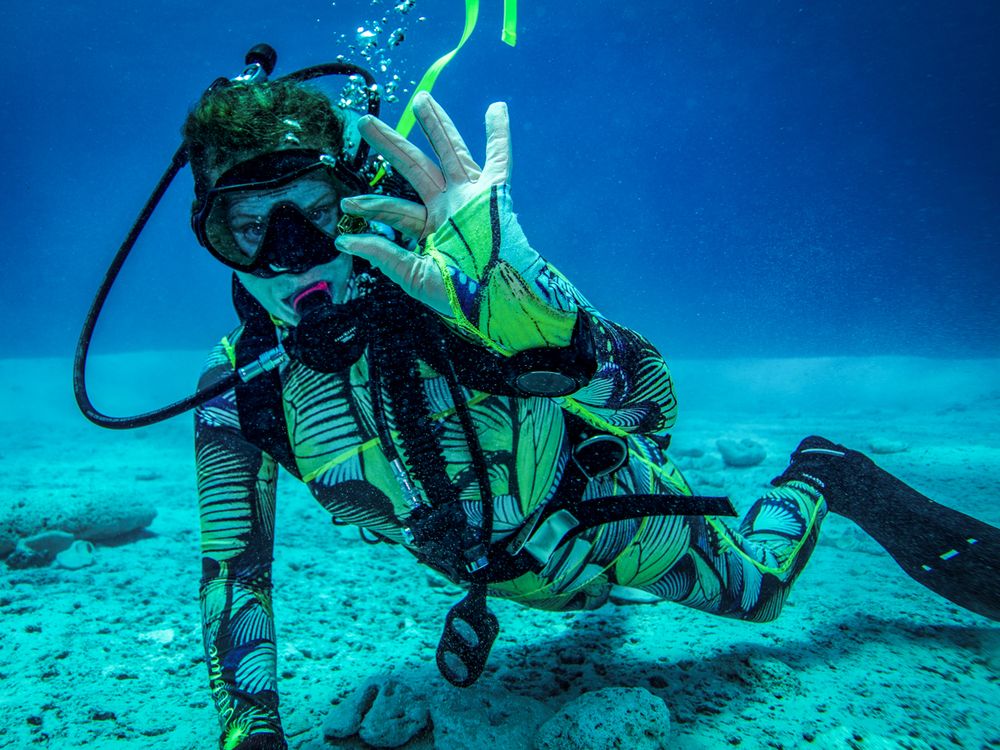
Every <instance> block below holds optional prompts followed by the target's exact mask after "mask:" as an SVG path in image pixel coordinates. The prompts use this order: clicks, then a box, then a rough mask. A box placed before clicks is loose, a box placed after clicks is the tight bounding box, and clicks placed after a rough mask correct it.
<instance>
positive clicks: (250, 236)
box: [233, 219, 265, 247]
mask: <svg viewBox="0 0 1000 750" xmlns="http://www.w3.org/2000/svg"><path fill="white" fill-rule="evenodd" d="M264 229H265V227H264V222H263V221H262V220H260V219H256V220H254V221H248V222H245V223H242V224H239V225H238V226H236V227H234V228H233V234H235V235H236V239H237V241H238V242H239V243H240V244H241V245H248V246H250V247H256V246H257V245H259V244H260V241H261V240H262V239H264Z"/></svg>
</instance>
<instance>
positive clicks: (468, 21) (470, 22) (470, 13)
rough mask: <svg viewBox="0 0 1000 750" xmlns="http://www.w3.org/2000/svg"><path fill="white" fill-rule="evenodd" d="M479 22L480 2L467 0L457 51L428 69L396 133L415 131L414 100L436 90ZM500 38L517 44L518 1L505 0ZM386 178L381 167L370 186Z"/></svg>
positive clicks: (404, 112) (411, 97) (400, 119)
mask: <svg viewBox="0 0 1000 750" xmlns="http://www.w3.org/2000/svg"><path fill="white" fill-rule="evenodd" d="M478 20H479V0H465V28H464V29H462V38H461V39H459V41H458V44H457V45H456V46H455V49H453V50H452V51H451V52H448V53H447V54H445V55H442V56H441V57H439V58H438V59H437V60H435V61H434V64H433V65H431V66H430V67H429V68H428V69H427V72H426V73H424V75H423V78H421V79H420V82H419V83H418V84H417V87H416V88H415V89H413V94H412V95H411V96H410V100H409V101H408V102H407V103H406V108H405V109H403V114H402V115H400V117H399V122H398V123H396V131H397V132H398V133H399V134H400V135H401V136H403V137H404V138H405V137H406V136H408V135H409V134H410V131H411V130H413V126H414V125H415V124H416V122H417V118H416V117H415V116H414V114H413V100H414V99H415V98H416V96H417V94H419V93H420V92H421V91H428V92H429V91H430V90H431V89H432V88H434V84H435V83H436V82H437V79H438V76H439V75H441V71H442V70H444V67H445V65H447V64H448V63H450V62H451V59H452V58H453V57H454V56H455V55H457V54H458V51H459V50H460V49H462V47H464V46H465V43H466V42H467V41H468V40H469V37H470V36H472V32H473V30H474V29H475V28H476V22H477V21H478ZM500 38H501V39H502V40H503V41H504V42H506V43H507V44H509V45H510V46H511V47H513V46H514V45H515V44H517V0H504V6H503V32H502V33H501V35H500ZM384 176H385V169H384V168H383V167H379V170H378V173H377V174H376V175H375V177H373V178H372V181H371V182H370V183H368V184H369V185H371V186H374V185H377V184H378V182H379V180H381V179H382V178H383V177H384Z"/></svg>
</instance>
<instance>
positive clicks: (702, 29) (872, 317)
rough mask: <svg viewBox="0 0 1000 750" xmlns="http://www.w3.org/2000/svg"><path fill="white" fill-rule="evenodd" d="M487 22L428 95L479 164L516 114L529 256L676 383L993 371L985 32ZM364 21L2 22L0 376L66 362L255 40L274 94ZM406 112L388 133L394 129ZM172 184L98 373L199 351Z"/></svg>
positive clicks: (993, 220)
mask: <svg viewBox="0 0 1000 750" xmlns="http://www.w3.org/2000/svg"><path fill="white" fill-rule="evenodd" d="M521 5H522V8H521V17H520V25H519V32H520V36H519V43H518V45H517V47H516V48H515V49H511V48H509V47H507V46H505V45H503V44H502V43H501V42H500V40H499V32H500V6H501V2H500V0H483V6H484V7H483V9H482V13H481V18H480V24H479V28H478V29H477V31H476V33H475V35H474V37H473V39H472V40H471V41H470V43H469V44H468V45H467V46H466V48H465V49H464V50H463V51H462V52H461V53H460V54H459V55H458V56H457V57H456V59H455V61H454V62H453V63H452V64H451V65H450V66H449V67H448V68H447V69H446V70H445V72H444V74H443V75H442V77H441V79H440V81H439V83H438V85H437V87H436V89H435V95H436V96H437V97H438V99H439V100H440V101H441V102H442V103H443V104H444V106H445V107H446V108H447V109H448V110H449V112H450V113H451V114H452V116H453V117H454V119H455V120H456V122H457V123H458V125H459V127H460V129H461V130H462V131H463V132H464V133H465V134H466V136H467V138H468V140H469V141H470V143H471V144H472V146H473V151H474V153H479V154H481V153H482V142H483V141H482V132H481V122H482V113H483V111H484V110H485V108H486V106H487V105H488V103H489V102H491V101H493V100H497V99H504V100H506V101H508V102H509V103H510V111H511V116H512V121H513V138H514V158H515V171H514V176H513V185H514V195H515V205H516V206H517V208H518V211H519V214H520V217H521V220H522V223H523V225H524V226H525V229H526V231H527V232H528V236H529V238H530V239H531V241H532V243H533V244H534V245H535V246H536V248H537V249H538V250H539V251H540V252H542V254H543V255H545V256H546V257H548V258H549V259H551V260H552V261H554V262H555V263H556V264H557V265H558V266H559V267H560V268H561V269H562V270H563V271H564V272H565V273H566V274H567V275H568V276H569V277H570V278H571V279H572V280H573V281H574V282H575V283H576V284H577V285H578V286H579V287H580V289H581V290H582V291H583V292H584V293H585V294H587V295H588V296H589V297H590V298H591V300H592V301H593V302H594V303H595V304H597V305H598V306H599V307H600V308H601V309H602V310H603V311H604V312H605V313H606V314H607V315H608V316H610V317H612V318H614V319H617V320H619V321H621V322H623V323H626V324H628V325H631V326H632V327H635V328H637V329H639V330H641V331H643V332H644V333H647V334H648V335H650V336H651V337H652V338H653V339H654V341H655V342H656V343H657V344H658V345H660V347H661V348H662V349H663V350H664V352H665V353H666V354H667V355H668V356H669V357H693V356H721V357H729V356H744V355H749V356H753V355H760V356H788V355H799V354H801V355H814V354H882V353H898V354H922V355H933V356H983V355H992V356H996V355H997V354H1000V336H998V335H997V328H998V323H1000V302H998V299H1000V295H998V292H1000V260H998V258H1000V254H998V251H997V244H998V237H1000V232H998V229H1000V211H998V197H1000V196H998V192H1000V179H998V178H1000V152H998V146H997V144H998V143H1000V132H998V131H1000V64H998V63H1000V60H998V57H1000V46H998V45H996V44H995V41H996V39H997V38H1000V34H998V32H1000V5H997V4H994V3H974V2H957V3H949V4H945V3H931V2H915V3H890V2H882V3H874V4H873V3H862V2H843V3H822V4H813V3H808V4H806V3H788V2H777V1H776V0H760V1H755V2H724V3H714V4H711V3H706V2H704V1H703V0H682V1H681V2H670V3H664V2H652V1H651V0H646V1H645V2H631V1H630V2H621V3H605V2H582V3H578V2H572V3H571V2H540V1H537V0H536V1H534V2H528V1H524V2H522V3H521ZM463 7H464V4H463V3H462V2H461V1H460V0H450V1H449V2H445V1H444V0H417V4H416V8H415V9H414V11H413V12H412V14H413V15H414V16H425V17H426V19H427V20H426V21H423V22H415V21H411V24H410V29H409V32H408V34H407V38H406V41H405V42H404V43H403V44H402V45H401V46H400V47H399V48H398V49H397V50H396V51H395V52H394V54H393V55H392V57H393V65H392V70H393V71H395V72H398V73H400V74H401V77H402V78H404V79H406V80H409V79H411V78H412V79H416V78H418V77H419V75H420V74H421V73H422V72H423V70H424V69H425V68H426V66H427V65H428V64H430V62H431V61H432V60H433V59H435V58H436V57H437V56H438V55H440V54H442V53H444V52H445V51H447V50H448V49H450V48H451V46H453V44H454V42H455V41H456V40H457V38H458V36H459V34H460V32H461V26H462V21H463ZM391 12H392V3H389V2H383V3H375V4H372V3H370V2H369V1H368V0H365V1H363V2H362V1H359V2H351V1H349V0H337V1H336V2H335V3H334V2H330V0H323V1H322V2H312V1H305V2H296V3H287V4H286V3H271V2H269V3H265V2H259V1H258V0H241V1H240V2H233V1H232V0H220V1H217V2H211V3H208V2H204V1H201V2H191V1H190V0H183V1H177V2H170V3H149V4H145V3H143V4H139V3H134V2H124V0H111V1H108V2H100V3H98V2H78V3H63V2H60V3H56V2H53V1H52V0H48V1H46V2H40V3H18V4H14V3H9V2H8V3H5V4H4V6H3V8H2V9H0V14H2V17H0V20H2V25H3V28H4V29H5V30H6V33H5V35H4V36H5V46H6V55H5V60H6V63H7V66H6V71H5V73H6V80H5V81H4V84H3V87H2V90H0V91H2V93H0V97H2V99H0V100H2V102H3V112H4V132H3V137H2V138H0V144H2V145H0V148H2V150H3V151H2V155H0V157H2V158H0V180H2V187H3V196H4V198H3V200H2V201H0V217H2V226H3V228H4V230H5V231H4V233H3V235H2V237H3V239H2V240H0V242H2V246H0V247H2V257H3V259H4V265H3V268H4V272H3V273H2V274H0V299H3V300H4V309H5V311H6V312H7V318H6V319H7V323H8V324H7V325H5V326H3V328H2V332H0V344H2V346H3V352H4V354H5V355H8V356H10V355H20V356H25V355H41V354H44V355H54V354H66V353H68V352H70V351H71V350H72V347H73V346H74V344H75V339H76V336H77V333H78V330H79V325H80V321H81V319H82V315H83V313H84V311H85V310H86V307H87V305H88V304H89V300H90V296H91V294H92V293H93V290H94V289H95V288H96V285H97V282H98V280H99V278H100V275H101V274H102V273H103V269H104V267H105V266H106V264H107V262H108V260H109V259H110V257H111V255H112V253H113V250H114V249H115V247H117V244H118V243H119V242H120V240H121V239H122V237H123V236H124V234H125V232H126V230H127V228H128V226H129V224H130V222H131V220H132V218H133V216H134V215H135V213H136V212H137V210H138V209H139V207H140V206H141V204H142V202H143V201H144V200H145V196H146V195H147V194H148V192H149V190H150V189H151V187H152V185H153V183H154V182H155V180H156V178H157V177H158V176H159V174H160V173H161V171H162V170H163V169H164V167H165V166H166V163H167V160H168V159H169V157H170V155H171V154H172V153H173V151H174V149H175V148H176V146H177V145H178V140H179V138H178V129H179V127H180V124H181V122H182V121H183V118H184V116H185V114H186V111H187V109H188V107H189V106H190V105H191V104H192V103H193V102H194V101H195V99H196V98H197V97H198V95H199V93H200V92H201V91H202V90H203V89H204V87H205V86H206V85H207V84H208V83H210V82H211V81H212V80H213V79H214V78H216V77H218V76H220V75H227V76H231V75H234V74H235V73H236V72H238V70H239V69H240V67H241V65H242V56H243V53H244V52H245V50H246V49H247V48H248V47H249V46H250V45H252V44H254V43H256V42H259V41H267V42H270V43H271V44H273V45H274V46H275V47H276V48H277V50H278V52H279V56H280V59H279V72H289V71H291V70H293V69H296V68H298V67H301V66H304V65H307V64H312V63H316V62H320V61H326V60H330V59H332V58H333V57H335V56H336V55H337V54H338V53H339V52H342V51H343V47H342V44H340V43H339V41H338V40H339V39H340V36H341V34H343V33H345V32H346V33H347V34H348V36H353V31H354V29H355V28H356V27H357V25H358V24H359V23H361V22H364V21H366V20H370V19H372V18H374V17H377V16H379V15H382V14H391ZM398 112H399V107H398V106H397V107H395V108H393V107H390V108H388V116H387V119H390V120H391V121H393V122H394V121H395V118H396V117H397V116H398ZM190 190H191V186H190V178H189V176H188V175H187V174H184V175H183V176H182V177H181V178H180V179H178V181H177V184H176V185H175V188H174V190H173V191H172V192H171V193H169V194H168V197H167V199H166V200H165V201H164V203H163V206H162V208H161V210H160V212H158V214H157V215H156V217H155V219H154V221H153V223H152V224H151V226H150V229H149V230H148V233H147V234H146V235H145V236H144V238H143V240H142V241H141V242H140V244H139V246H138V248H137V250H136V254H135V258H134V259H133V260H131V261H129V264H128V266H127V267H126V271H125V273H124V274H123V277H122V281H121V287H120V288H119V289H118V290H117V291H116V293H115V295H114V296H113V298H112V300H111V302H110V304H109V309H108V313H107V315H108V317H107V319H106V321H105V322H104V323H102V326H101V327H100V328H99V331H98V336H97V339H96V344H95V347H96V349H97V350H98V351H121V350H130V349H148V348H198V349H202V348H206V347H207V346H209V345H210V344H211V343H212V342H213V341H215V340H217V339H218V337H219V336H220V335H221V334H222V333H224V332H225V330H227V329H228V327H229V326H230V325H231V324H232V322H233V320H234V316H233V314H232V312H231V310H230V307H229V301H228V273H227V272H226V271H225V270H224V269H223V268H221V267H219V266H218V265H217V264H215V263H214V262H213V261H212V260H211V259H210V258H208V257H207V255H206V254H205V253H204V251H202V250H201V249H200V248H199V247H198V246H197V245H196V243H195V241H194V239H193V237H192V236H191V234H190V232H189V230H188V225H187V208H188V206H189V202H190Z"/></svg>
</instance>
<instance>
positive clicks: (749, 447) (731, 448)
mask: <svg viewBox="0 0 1000 750" xmlns="http://www.w3.org/2000/svg"><path fill="white" fill-rule="evenodd" d="M715 446H716V447H717V448H718V449H719V453H721V454H722V461H723V463H725V464H726V466H733V467H737V468H746V467H749V466H757V465H758V464H761V463H763V461H764V459H765V458H767V451H765V450H764V446H763V445H761V444H760V443H758V442H756V441H754V440H750V439H749V438H743V439H742V440H740V441H739V442H736V441H735V440H727V439H726V438H720V439H718V440H716V441H715Z"/></svg>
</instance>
